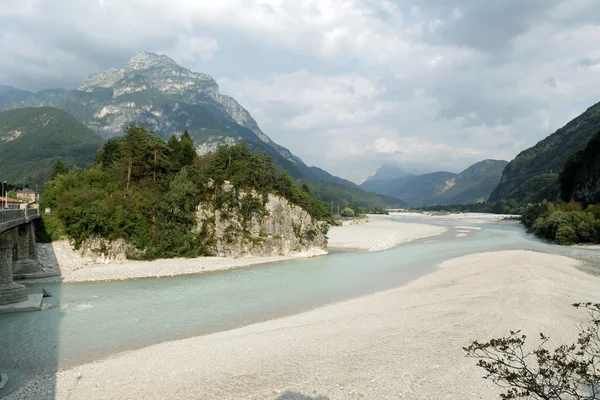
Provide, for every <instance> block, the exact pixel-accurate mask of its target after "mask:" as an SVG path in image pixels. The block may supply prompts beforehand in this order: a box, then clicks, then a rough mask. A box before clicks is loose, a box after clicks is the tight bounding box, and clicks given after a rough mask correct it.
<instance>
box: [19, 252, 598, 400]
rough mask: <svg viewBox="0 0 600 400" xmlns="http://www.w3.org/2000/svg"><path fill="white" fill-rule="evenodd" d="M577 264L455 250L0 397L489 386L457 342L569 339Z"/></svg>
mask: <svg viewBox="0 0 600 400" xmlns="http://www.w3.org/2000/svg"><path fill="white" fill-rule="evenodd" d="M577 265H578V261H576V260H573V259H570V258H566V257H561V256H556V255H549V254H542V253H536V252H530V251H503V252H494V253H480V254H473V255H469V256H466V257H461V258H456V259H453V260H450V261H446V262H444V263H442V264H441V265H440V266H439V268H438V269H437V270H436V271H435V272H433V273H431V274H429V275H426V276H424V277H421V278H419V279H417V280H415V281H413V282H411V283H409V284H408V285H406V286H404V287H401V288H397V289H393V290H388V291H385V292H380V293H377V294H373V295H369V296H366V297H362V298H358V299H353V300H349V301H345V302H341V303H337V304H333V305H329V306H325V307H322V308H318V309H315V310H312V311H309V312H304V313H301V314H297V315H293V316H289V317H285V318H281V319H276V320H271V321H266V322H262V323H258V324H253V325H249V326H246V327H243V328H238V329H234V330H230V331H226V332H220V333H215V334H210V335H206V336H200V337H195V338H190V339H185V340H179V341H173V342H165V343H161V344H157V345H153V346H149V347H145V348H142V349H139V350H135V351H128V352H123V353H120V354H117V355H114V356H112V357H109V358H106V359H101V360H98V361H96V362H93V363H89V364H84V365H80V366H78V367H75V368H73V369H69V370H62V371H60V372H58V373H57V374H56V376H49V377H47V378H40V379H38V380H35V381H32V382H29V383H28V384H26V385H25V386H24V387H23V388H22V389H20V390H19V391H18V392H16V393H14V394H12V395H10V396H8V398H7V400H20V399H49V398H52V399H61V400H63V399H70V400H83V399H86V400H87V399H175V398H176V399H184V400H185V399H214V400H219V399H227V400H229V399H273V400H275V399H278V400H281V399H285V400H293V399H296V400H300V399H304V400H306V399H330V400H334V399H361V398H362V399H427V400H429V399H452V400H456V399H494V398H498V393H499V389H498V388H497V387H496V386H495V385H494V384H493V383H491V382H489V381H486V380H484V379H482V378H481V376H482V371H481V370H480V369H479V368H478V367H477V366H476V365H475V364H476V361H475V360H473V359H469V358H466V357H465V355H464V351H463V350H462V347H463V346H466V345H468V344H470V343H471V341H473V340H476V339H479V340H485V339H489V338H492V337H498V336H504V335H506V334H508V333H509V330H511V329H512V330H518V329H521V330H522V331H523V333H525V334H527V335H528V338H531V339H530V340H532V342H531V345H536V344H537V343H538V339H537V338H538V337H539V335H538V333H539V332H544V333H546V334H547V335H549V336H550V338H551V339H552V342H551V344H556V343H559V342H567V341H571V340H573V339H575V337H576V332H577V327H576V325H577V323H578V322H580V321H582V320H584V319H585V318H586V317H587V314H586V313H585V312H581V311H578V310H575V309H574V308H573V307H571V303H574V302H578V301H597V296H598V293H600V279H598V278H596V277H593V276H590V275H587V274H585V273H583V272H581V271H580V270H578V269H577V268H576V266H577ZM528 340H529V339H528ZM48 393H49V394H48ZM303 396H304V397H303Z"/></svg>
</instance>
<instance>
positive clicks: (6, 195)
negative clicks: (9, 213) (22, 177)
mask: <svg viewBox="0 0 600 400" xmlns="http://www.w3.org/2000/svg"><path fill="white" fill-rule="evenodd" d="M4 185H6V190H7V191H8V185H7V184H6V181H4ZM4 185H2V186H4ZM7 208H8V193H4V209H5V210H6V209H7Z"/></svg>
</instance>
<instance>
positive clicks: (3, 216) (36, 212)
mask: <svg viewBox="0 0 600 400" xmlns="http://www.w3.org/2000/svg"><path fill="white" fill-rule="evenodd" d="M39 216H40V209H39V208H37V207H36V208H25V209H22V210H3V211H0V231H3V230H6V229H12V228H13V227H15V226H17V225H19V224H22V223H25V222H29V220H31V219H35V218H38V217H39Z"/></svg>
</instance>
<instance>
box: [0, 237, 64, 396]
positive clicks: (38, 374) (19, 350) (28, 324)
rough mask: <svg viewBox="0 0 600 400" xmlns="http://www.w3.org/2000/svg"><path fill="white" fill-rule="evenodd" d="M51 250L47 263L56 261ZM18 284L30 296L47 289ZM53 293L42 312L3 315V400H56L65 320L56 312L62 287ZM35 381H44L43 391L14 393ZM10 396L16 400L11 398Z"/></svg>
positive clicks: (0, 348) (0, 355)
mask: <svg viewBox="0 0 600 400" xmlns="http://www.w3.org/2000/svg"><path fill="white" fill-rule="evenodd" d="M48 248H49V249H50V250H48V251H47V252H46V256H47V258H46V259H47V260H48V259H49V260H51V259H52V258H54V259H55V260H56V254H54V252H53V250H51V249H52V247H51V246H48ZM46 265H48V263H46ZM16 282H17V283H19V284H22V285H25V286H26V287H27V291H28V292H29V294H36V293H42V289H43V288H45V287H46V286H48V285H44V284H41V283H28V282H27V281H26V280H21V281H16ZM50 292H51V294H52V297H46V298H44V299H43V302H42V304H43V308H42V310H41V311H29V312H18V313H9V314H0V372H1V373H2V374H6V375H7V376H8V380H7V382H6V385H5V386H4V387H3V388H2V389H0V399H1V398H6V397H11V398H13V397H15V398H17V399H36V400H37V399H39V400H45V399H54V398H55V394H56V373H57V371H58V369H59V360H60V349H61V346H60V341H59V339H60V335H61V331H60V323H61V320H62V318H63V316H64V311H62V310H60V309H59V308H57V305H58V304H59V303H60V301H61V295H62V284H58V283H55V284H52V290H51V291H50ZM52 307H54V308H52ZM32 378H42V380H43V382H44V384H43V387H39V386H38V387H36V388H35V391H34V392H35V394H33V393H30V392H21V393H15V392H17V391H18V389H20V388H21V387H22V386H24V385H25V384H26V383H27V382H28V381H29V380H30V379H32ZM27 389H29V387H28V388H27ZM11 394H15V396H9V395H11Z"/></svg>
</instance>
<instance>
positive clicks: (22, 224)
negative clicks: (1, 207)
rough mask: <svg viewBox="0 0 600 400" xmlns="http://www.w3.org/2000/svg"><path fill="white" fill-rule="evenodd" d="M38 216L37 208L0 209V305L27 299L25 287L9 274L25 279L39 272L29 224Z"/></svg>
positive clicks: (32, 232)
mask: <svg viewBox="0 0 600 400" xmlns="http://www.w3.org/2000/svg"><path fill="white" fill-rule="evenodd" d="M39 217H40V212H39V209H38V208H27V209H24V210H5V211H0V306H6V305H11V304H17V303H22V302H26V301H27V300H28V295H27V289H26V288H25V286H23V285H19V284H16V283H15V282H13V277H18V278H27V277H30V276H35V275H36V274H37V273H40V272H41V271H42V265H41V264H40V263H39V261H38V259H37V244H36V242H35V227H34V224H33V221H35V220H36V219H38V218H39Z"/></svg>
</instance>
